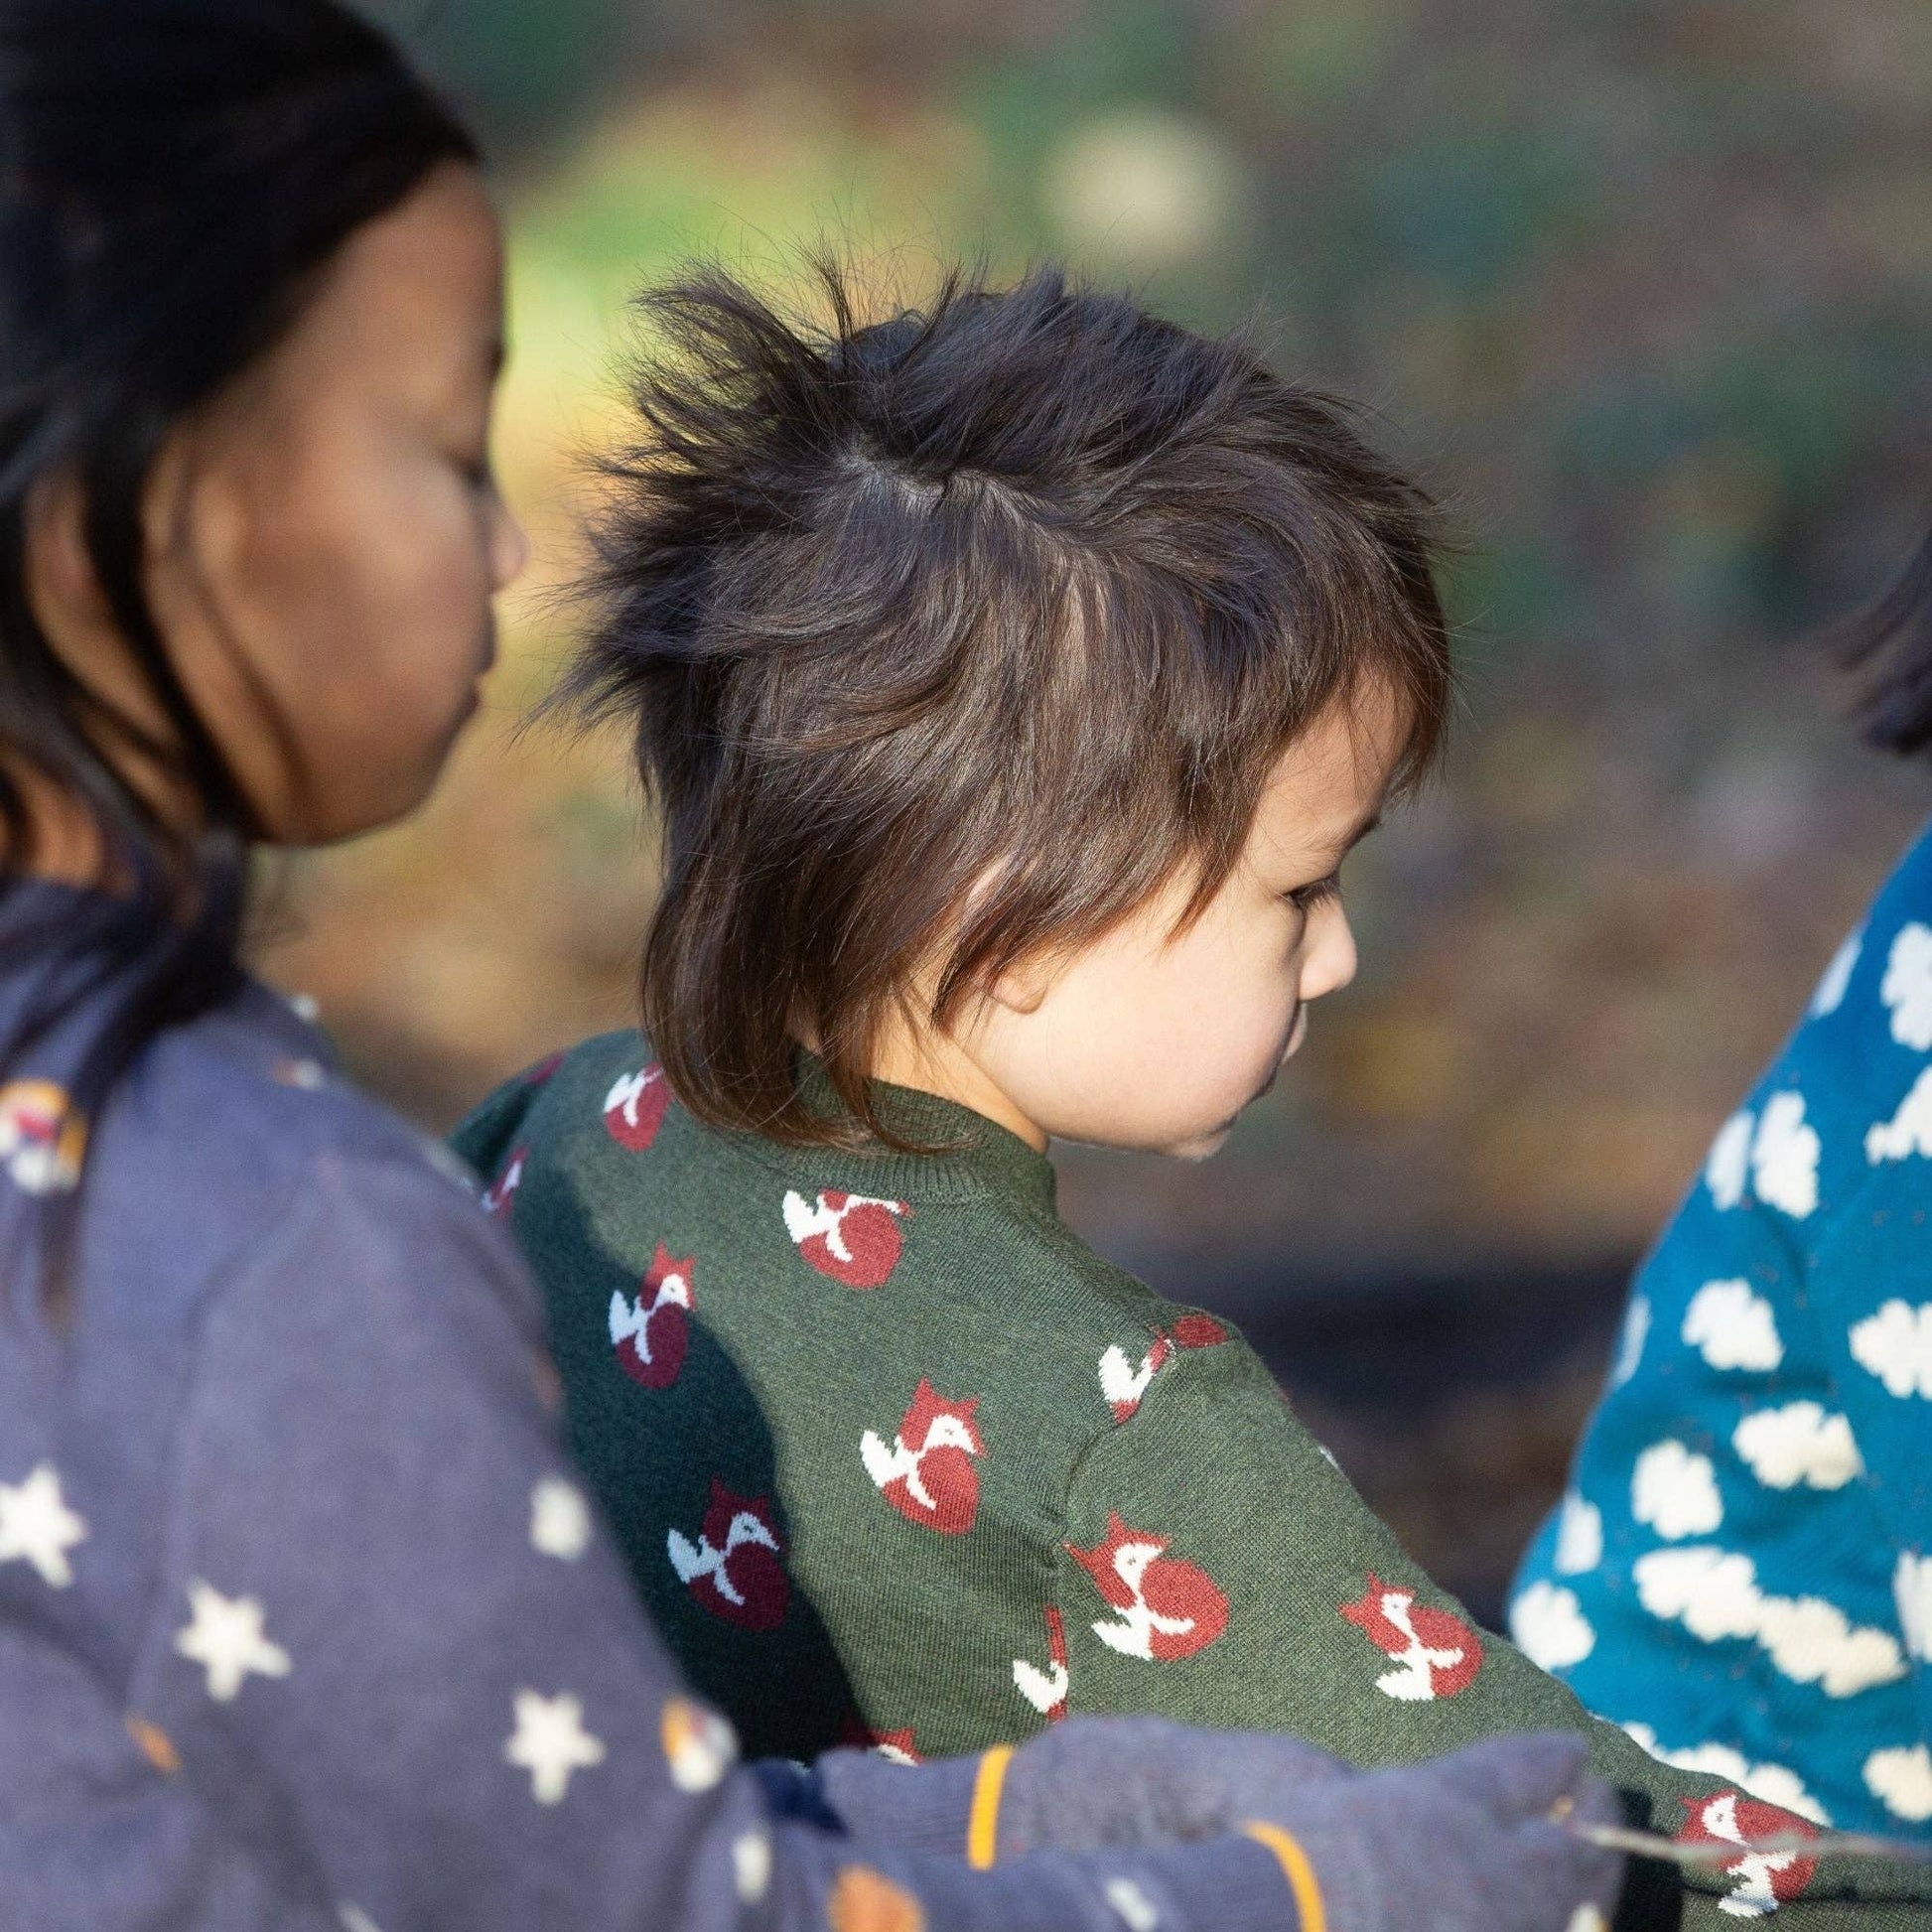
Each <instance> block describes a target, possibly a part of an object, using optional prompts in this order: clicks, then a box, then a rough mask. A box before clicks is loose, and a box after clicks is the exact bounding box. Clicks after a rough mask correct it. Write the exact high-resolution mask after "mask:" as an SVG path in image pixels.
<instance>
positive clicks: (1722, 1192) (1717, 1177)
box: [1704, 1109, 1757, 1209]
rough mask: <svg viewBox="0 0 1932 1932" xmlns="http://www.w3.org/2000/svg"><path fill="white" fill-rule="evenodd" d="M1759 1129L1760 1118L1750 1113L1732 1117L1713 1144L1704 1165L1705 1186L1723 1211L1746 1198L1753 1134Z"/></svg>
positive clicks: (1720, 1130)
mask: <svg viewBox="0 0 1932 1932" xmlns="http://www.w3.org/2000/svg"><path fill="white" fill-rule="evenodd" d="M1756 1126H1757V1116H1756V1115H1755V1114H1753V1113H1751V1112H1750V1111H1749V1110H1748V1109H1746V1110H1745V1111H1744V1112H1743V1113H1739V1114H1732V1115H1731V1117H1730V1118H1729V1119H1728V1120H1727V1121H1725V1124H1724V1125H1723V1126H1722V1127H1721V1128H1719V1129H1718V1138H1717V1139H1716V1140H1715V1141H1713V1142H1712V1143H1711V1152H1710V1154H1709V1156H1708V1157H1707V1158H1706V1160H1705V1163H1704V1184H1705V1185H1706V1186H1707V1187H1709V1188H1710V1189H1711V1198H1712V1199H1713V1200H1714V1201H1716V1202H1717V1204H1718V1205H1719V1206H1720V1207H1722V1208H1726V1209H1728V1208H1732V1207H1735V1206H1736V1205H1737V1204H1738V1202H1740V1201H1741V1200H1742V1199H1743V1198H1744V1185H1745V1182H1746V1181H1748V1180H1749V1178H1750V1165H1751V1131H1752V1130H1753V1129H1754V1128H1755V1127H1756Z"/></svg>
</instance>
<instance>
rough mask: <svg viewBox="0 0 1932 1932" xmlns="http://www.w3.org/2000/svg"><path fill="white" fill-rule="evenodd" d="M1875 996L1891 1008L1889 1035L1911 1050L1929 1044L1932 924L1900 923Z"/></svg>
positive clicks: (1920, 1049) (1931, 1041)
mask: <svg viewBox="0 0 1932 1932" xmlns="http://www.w3.org/2000/svg"><path fill="white" fill-rule="evenodd" d="M1878 997H1879V999H1881V1000H1883V1001H1884V1003H1885V1005H1886V1006H1887V1007H1889V1008H1890V1009H1891V1036H1892V1038H1894V1039H1895V1040H1897V1042H1898V1043H1899V1045H1901V1046H1909V1047H1910V1048H1911V1049H1912V1050H1913V1052H1915V1053H1923V1052H1924V1051H1925V1050H1926V1049H1927V1048H1928V1047H1932V926H1924V925H1920V924H1919V923H1918V921H1917V920H1916V919H1914V920H1913V921H1912V923H1911V924H1910V925H1905V926H1900V927H1899V929H1898V937H1897V938H1896V939H1894V940H1893V941H1892V942H1891V952H1890V954H1889V956H1888V957H1887V958H1886V960H1885V977H1884V978H1883V979H1882V980H1881V981H1880V982H1879V985H1878Z"/></svg>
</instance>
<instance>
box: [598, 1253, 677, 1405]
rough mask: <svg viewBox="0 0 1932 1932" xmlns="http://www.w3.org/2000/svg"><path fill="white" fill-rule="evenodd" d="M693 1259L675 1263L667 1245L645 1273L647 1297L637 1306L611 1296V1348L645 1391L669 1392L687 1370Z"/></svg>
mask: <svg viewBox="0 0 1932 1932" xmlns="http://www.w3.org/2000/svg"><path fill="white" fill-rule="evenodd" d="M696 1267H697V1261H696V1258H695V1257H687V1258H686V1259H685V1260H683V1261H673V1260H672V1259H671V1257H670V1254H669V1253H668V1251H667V1250H666V1249H665V1246H664V1244H663V1242H661V1241H660V1242H659V1243H658V1244H657V1252H656V1253H655V1254H653V1255H652V1256H651V1258H650V1267H649V1268H648V1269H647V1270H646V1271H645V1273H644V1292H643V1294H641V1295H639V1296H638V1297H637V1299H636V1300H635V1301H634V1302H633V1301H627V1300H626V1299H625V1298H624V1297H623V1296H622V1295H621V1294H614V1295H613V1296H612V1297H611V1346H612V1347H613V1348H615V1349H616V1350H617V1351H618V1366H619V1367H620V1368H621V1369H622V1370H623V1372H624V1373H625V1374H626V1375H627V1376H629V1377H630V1379H631V1380H632V1381H633V1382H639V1383H641V1384H642V1385H643V1386H644V1387H645V1388H647V1389H668V1388H669V1387H670V1386H671V1384H672V1383H673V1382H675V1381H676V1380H677V1372H678V1370H679V1369H681V1368H682V1367H683V1366H684V1349H685V1344H686V1342H687V1341H688V1340H689V1338H690V1325H691V1324H690V1321H689V1319H688V1316H689V1313H690V1311H691V1309H692V1307H693V1305H694V1298H693V1291H692V1287H691V1281H692V1274H693V1271H694V1270H695V1269H696Z"/></svg>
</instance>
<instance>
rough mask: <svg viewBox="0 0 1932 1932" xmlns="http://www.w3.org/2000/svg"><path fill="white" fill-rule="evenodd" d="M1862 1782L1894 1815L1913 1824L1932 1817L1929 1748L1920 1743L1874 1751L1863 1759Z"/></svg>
mask: <svg viewBox="0 0 1932 1932" xmlns="http://www.w3.org/2000/svg"><path fill="white" fill-rule="evenodd" d="M1864 1781H1865V1786H1866V1789H1868V1790H1869V1791H1870V1793H1871V1795H1872V1796H1873V1797H1874V1798H1876V1799H1878V1800H1879V1801H1880V1803H1882V1804H1883V1805H1884V1807H1885V1809H1886V1810H1887V1811H1888V1812H1890V1813H1891V1814H1892V1816H1893V1817H1894V1818H1908V1819H1910V1820H1911V1822H1912V1823H1913V1824H1914V1825H1922V1824H1923V1823H1924V1822H1925V1821H1926V1820H1927V1819H1928V1818H1932V1751H1928V1750H1927V1749H1926V1748H1925V1746H1924V1745H1923V1744H1902V1745H1894V1746H1893V1747H1892V1748H1891V1749H1890V1750H1882V1751H1873V1752H1872V1753H1871V1755H1870V1756H1869V1757H1867V1758H1866V1759H1865V1761H1864Z"/></svg>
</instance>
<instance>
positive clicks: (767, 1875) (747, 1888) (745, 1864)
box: [732, 1832, 771, 1905]
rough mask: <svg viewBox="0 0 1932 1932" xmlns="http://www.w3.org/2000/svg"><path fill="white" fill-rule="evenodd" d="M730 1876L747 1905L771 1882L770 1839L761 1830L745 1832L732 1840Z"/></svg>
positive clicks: (755, 1901)
mask: <svg viewBox="0 0 1932 1932" xmlns="http://www.w3.org/2000/svg"><path fill="white" fill-rule="evenodd" d="M732 1877H733V1879H734V1880H735V1881H736V1883H737V1885H738V1895H739V1897H740V1898H741V1899H742V1900H744V1902H745V1903H746V1904H747V1905H756V1904H757V1903H758V1902H759V1899H760V1898H762V1897H763V1896H764V1894H765V1891H766V1890H767V1889H768V1887H769V1886H770V1883H771V1841H770V1840H769V1839H768V1838H767V1837H766V1836H765V1835H764V1834H763V1833H762V1832H747V1833H745V1834H744V1836H743V1837H741V1838H736V1839H734V1840H733V1841H732Z"/></svg>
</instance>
